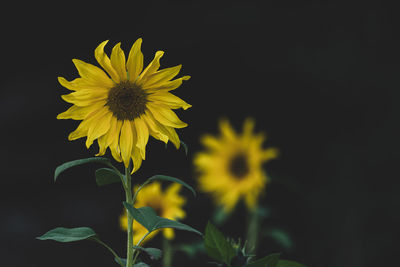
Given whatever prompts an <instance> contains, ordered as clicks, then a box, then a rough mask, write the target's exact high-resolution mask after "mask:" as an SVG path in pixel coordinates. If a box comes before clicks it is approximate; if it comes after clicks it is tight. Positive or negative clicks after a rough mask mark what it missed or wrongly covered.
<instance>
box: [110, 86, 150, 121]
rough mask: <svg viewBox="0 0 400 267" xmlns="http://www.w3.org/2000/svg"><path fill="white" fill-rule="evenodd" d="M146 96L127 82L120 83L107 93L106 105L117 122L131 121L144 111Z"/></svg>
mask: <svg viewBox="0 0 400 267" xmlns="http://www.w3.org/2000/svg"><path fill="white" fill-rule="evenodd" d="M146 103H147V94H146V93H145V92H144V91H143V89H142V88H140V87H139V86H137V85H136V84H133V83H131V82H129V81H124V82H120V83H119V84H117V85H116V86H114V87H113V88H111V89H110V91H109V92H108V98H107V104H106V105H108V107H109V109H110V110H111V112H112V113H113V115H114V116H115V117H116V118H117V119H118V120H121V121H123V120H131V121H132V120H133V119H134V118H137V117H139V116H140V115H142V114H144V112H145V111H146Z"/></svg>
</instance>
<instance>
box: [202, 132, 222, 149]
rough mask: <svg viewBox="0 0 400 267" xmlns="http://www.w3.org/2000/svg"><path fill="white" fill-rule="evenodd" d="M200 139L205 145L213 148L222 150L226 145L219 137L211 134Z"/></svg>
mask: <svg viewBox="0 0 400 267" xmlns="http://www.w3.org/2000/svg"><path fill="white" fill-rule="evenodd" d="M200 141H201V143H202V144H203V145H204V146H206V147H207V148H209V149H212V150H220V149H223V147H224V146H223V144H222V143H221V142H220V141H219V140H218V139H217V138H215V137H214V136H211V135H209V134H206V135H203V136H202V137H201V140H200Z"/></svg>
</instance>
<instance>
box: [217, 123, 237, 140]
mask: <svg viewBox="0 0 400 267" xmlns="http://www.w3.org/2000/svg"><path fill="white" fill-rule="evenodd" d="M219 128H220V131H221V133H222V136H224V137H225V138H227V139H229V140H235V139H236V133H235V131H234V130H233V128H232V126H231V125H230V124H229V121H228V120H226V119H222V120H220V122H219Z"/></svg>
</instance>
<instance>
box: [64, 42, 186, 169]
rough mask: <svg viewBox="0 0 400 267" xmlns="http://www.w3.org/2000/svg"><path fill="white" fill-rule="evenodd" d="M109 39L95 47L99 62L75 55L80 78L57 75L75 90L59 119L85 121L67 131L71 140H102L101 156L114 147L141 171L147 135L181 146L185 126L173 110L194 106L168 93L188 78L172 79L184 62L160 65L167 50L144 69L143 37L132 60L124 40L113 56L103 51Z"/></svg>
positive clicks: (116, 155)
mask: <svg viewBox="0 0 400 267" xmlns="http://www.w3.org/2000/svg"><path fill="white" fill-rule="evenodd" d="M107 42H108V41H104V42H102V43H101V44H100V45H99V46H98V47H97V48H96V49H95V51H94V56H95V58H96V60H97V62H98V63H99V64H100V66H101V67H102V68H103V69H104V70H102V69H101V68H99V67H96V66H94V65H92V64H89V63H85V62H83V61H82V60H78V59H73V60H72V61H73V63H74V64H75V67H76V68H77V70H78V72H79V75H80V78H76V79H74V80H72V81H67V80H66V79H64V78H62V77H59V78H58V81H59V82H60V84H61V85H62V86H64V87H65V88H67V89H69V90H72V91H74V92H72V93H70V94H67V95H63V96H62V98H63V99H64V100H65V101H66V102H68V103H72V104H73V106H71V107H70V108H69V109H68V110H67V111H65V112H63V113H61V114H59V115H58V116H57V119H73V120H82V122H81V123H80V124H79V126H78V128H77V129H76V130H75V131H73V132H72V133H70V134H69V136H68V139H69V140H75V139H78V138H81V137H85V136H87V139H86V147H87V148H89V147H90V146H91V145H92V144H93V141H94V140H97V142H98V144H99V153H98V154H97V155H96V156H101V155H104V154H105V153H106V150H107V148H110V150H111V153H112V156H113V157H114V158H115V160H117V161H119V162H122V161H123V162H124V164H125V167H128V165H129V162H130V159H132V161H133V164H134V168H133V170H132V173H133V172H135V171H136V170H137V169H139V167H140V165H141V163H142V160H144V159H145V152H146V144H147V141H148V139H149V135H151V136H153V137H154V138H156V139H158V140H161V141H163V142H165V143H167V142H168V141H171V142H172V143H173V144H174V145H175V146H176V147H177V148H179V146H180V141H179V137H178V135H177V133H176V131H175V128H183V127H186V126H187V124H186V123H184V122H182V121H181V120H180V119H179V118H178V117H177V115H176V114H175V112H174V111H172V109H178V108H183V109H185V110H186V109H188V108H190V107H191V105H189V104H188V103H186V102H185V101H183V100H182V99H180V98H178V97H176V96H174V95H173V94H171V93H170V92H169V91H171V90H174V89H176V88H178V87H179V86H180V85H181V84H182V81H184V80H188V79H189V78H190V76H183V77H181V78H177V79H174V80H172V79H173V78H174V77H175V76H176V75H177V74H178V73H179V71H180V69H181V67H182V65H179V66H175V67H171V68H166V69H161V70H159V68H160V58H161V57H162V56H163V55H164V52H163V51H157V52H156V54H155V57H154V59H153V60H152V61H151V62H150V64H149V65H148V66H147V67H146V68H144V69H143V54H142V52H141V44H142V39H141V38H139V39H138V40H137V41H136V42H135V43H134V44H133V46H132V48H131V50H130V52H129V55H128V59H127V60H125V53H124V51H123V50H122V49H121V43H118V44H117V45H115V46H114V48H113V49H112V52H111V57H110V58H109V57H108V56H107V54H106V53H105V52H104V47H105V45H106V44H107Z"/></svg>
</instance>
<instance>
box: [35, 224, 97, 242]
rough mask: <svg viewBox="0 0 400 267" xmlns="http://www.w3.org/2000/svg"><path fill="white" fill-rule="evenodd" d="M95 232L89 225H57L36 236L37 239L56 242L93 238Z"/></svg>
mask: <svg viewBox="0 0 400 267" xmlns="http://www.w3.org/2000/svg"><path fill="white" fill-rule="evenodd" d="M96 236H97V234H96V233H95V232H94V231H93V230H92V229H91V228H89V227H78V228H64V227H58V228H55V229H53V230H50V231H48V232H47V233H45V234H44V235H42V236H40V237H37V239H39V240H54V241H58V242H75V241H81V240H86V239H90V238H95V237H96Z"/></svg>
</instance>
